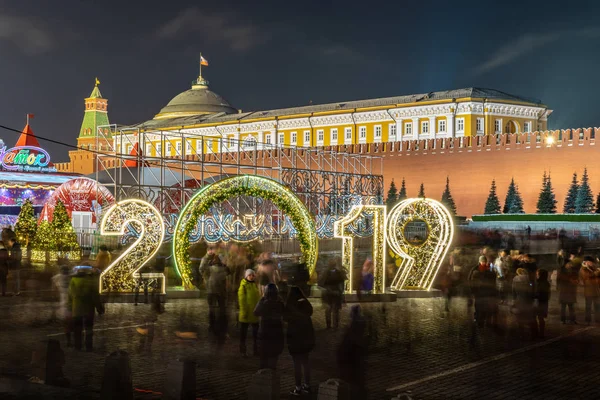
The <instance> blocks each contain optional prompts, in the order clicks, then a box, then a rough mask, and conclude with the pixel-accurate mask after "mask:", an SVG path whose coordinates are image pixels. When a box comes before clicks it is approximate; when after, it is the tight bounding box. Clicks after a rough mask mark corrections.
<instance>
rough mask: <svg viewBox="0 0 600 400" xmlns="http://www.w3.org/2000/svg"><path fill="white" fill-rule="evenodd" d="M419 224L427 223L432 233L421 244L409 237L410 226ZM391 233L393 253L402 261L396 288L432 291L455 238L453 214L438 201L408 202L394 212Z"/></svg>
mask: <svg viewBox="0 0 600 400" xmlns="http://www.w3.org/2000/svg"><path fill="white" fill-rule="evenodd" d="M415 221H419V222H421V223H425V224H426V226H427V230H428V233H427V237H426V238H425V239H424V241H423V242H422V243H418V244H414V243H411V242H410V241H409V240H408V239H407V238H406V237H405V234H406V233H405V228H406V226H407V225H408V224H409V223H411V222H415ZM398 228H400V229H398ZM387 234H388V235H387V239H388V244H389V245H390V248H391V250H392V251H393V252H394V253H395V254H397V255H398V256H400V258H402V263H401V265H400V269H399V270H398V273H397V274H396V277H395V278H394V281H393V282H392V288H394V289H397V290H400V289H420V290H429V289H431V285H432V284H433V279H434V278H435V275H436V274H437V272H438V270H439V269H440V266H441V265H442V262H443V261H444V257H445V256H446V254H447V253H448V249H449V248H450V244H451V243H452V238H453V236H454V225H453V223H452V215H451V214H450V212H449V211H448V210H447V209H446V207H444V206H443V205H442V204H441V203H440V202H438V201H436V200H432V199H423V198H418V199H406V200H404V201H402V202H400V203H399V204H397V205H396V206H395V207H394V208H393V209H392V211H391V212H390V214H389V218H388V226H387Z"/></svg>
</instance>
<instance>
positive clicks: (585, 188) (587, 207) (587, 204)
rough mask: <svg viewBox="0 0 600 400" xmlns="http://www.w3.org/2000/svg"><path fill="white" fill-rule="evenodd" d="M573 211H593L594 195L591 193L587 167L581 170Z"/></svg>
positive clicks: (579, 212) (581, 212)
mask: <svg viewBox="0 0 600 400" xmlns="http://www.w3.org/2000/svg"><path fill="white" fill-rule="evenodd" d="M575 212H576V213H577V214H587V213H592V212H594V195H593V194H592V189H590V182H589V178H588V174H587V168H585V169H584V170H583V176H582V177H581V183H580V184H579V189H578V190H577V197H576V199H575Z"/></svg>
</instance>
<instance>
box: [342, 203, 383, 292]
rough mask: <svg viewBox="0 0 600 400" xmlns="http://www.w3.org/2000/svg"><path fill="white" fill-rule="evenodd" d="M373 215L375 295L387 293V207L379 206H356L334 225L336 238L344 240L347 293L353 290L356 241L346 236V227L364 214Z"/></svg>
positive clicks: (343, 255) (343, 251)
mask: <svg viewBox="0 0 600 400" xmlns="http://www.w3.org/2000/svg"><path fill="white" fill-rule="evenodd" d="M363 211H364V212H365V213H368V214H373V275H374V282H373V293H384V292H385V258H386V252H385V242H386V237H385V235H386V232H385V222H386V209H385V206H377V205H366V206H365V205H355V206H353V207H352V209H351V210H350V212H349V213H348V214H347V215H346V216H344V218H342V219H341V220H339V221H336V222H335V223H334V224H333V235H334V237H337V238H341V239H342V265H343V267H344V268H345V269H346V273H347V275H348V280H347V281H346V292H347V293H349V292H351V291H352V289H353V279H352V275H353V273H352V267H353V254H354V239H353V238H352V236H351V235H348V234H346V232H345V231H346V227H348V225H350V224H352V223H353V222H354V221H356V219H358V217H359V216H360V215H361V214H362V213H363Z"/></svg>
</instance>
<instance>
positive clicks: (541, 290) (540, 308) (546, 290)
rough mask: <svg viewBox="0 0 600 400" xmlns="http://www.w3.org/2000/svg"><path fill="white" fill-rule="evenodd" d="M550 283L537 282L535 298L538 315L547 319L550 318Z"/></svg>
mask: <svg viewBox="0 0 600 400" xmlns="http://www.w3.org/2000/svg"><path fill="white" fill-rule="evenodd" d="M550 293H551V290H550V282H548V281H547V280H545V281H541V280H538V281H537V282H536V288H535V298H536V300H537V305H536V307H535V308H536V314H537V315H539V316H542V317H544V318H546V317H547V316H548V302H549V301H550Z"/></svg>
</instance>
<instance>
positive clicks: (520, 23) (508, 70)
mask: <svg viewBox="0 0 600 400" xmlns="http://www.w3.org/2000/svg"><path fill="white" fill-rule="evenodd" d="M599 12H600V2H598V1H589V2H576V1H569V2H568V6H567V4H566V3H565V2H559V1H550V2H540V1H532V2H528V1H515V2H512V1H502V2H501V1H475V2H469V1H459V2H456V1H447V0H445V1H439V2H438V1H419V2H417V1H410V2H408V1H407V2H405V1H389V2H376V1H375V2H366V1H354V0H347V1H303V2H292V1H259V2H253V1H247V0H246V1H239V2H232V1H224V0H221V1H215V2H211V1H165V0H161V1H154V0H146V1H130V0H127V1H125V0H120V1H111V0H105V1H83V0H81V1H40V0H36V1H33V0H19V1H16V0H0V124H2V125H8V126H11V127H14V128H17V129H21V128H22V127H23V126H24V123H25V114H26V113H34V114H35V119H34V120H33V121H32V127H33V130H34V131H35V132H36V134H38V135H41V136H48V137H52V138H54V139H57V140H62V141H64V142H68V143H72V144H75V143H76V140H75V139H76V137H77V135H78V133H79V127H80V124H81V119H82V116H83V98H84V97H87V96H88V95H89V94H90V92H91V90H92V88H93V85H94V77H96V76H98V78H99V79H100V80H101V82H102V83H101V85H100V89H101V91H102V94H103V96H104V97H105V98H108V100H109V116H110V120H111V122H113V123H118V124H132V123H137V122H141V121H144V120H147V119H150V118H152V117H153V116H154V115H155V114H156V113H157V112H158V111H159V110H160V108H162V107H163V106H164V105H165V104H166V103H167V102H168V101H169V100H170V99H171V98H172V97H173V96H175V95H176V94H177V93H179V92H182V91H184V90H186V89H189V87H190V82H191V81H192V80H193V79H195V78H196V76H197V70H198V53H199V52H200V51H201V52H202V53H203V55H204V57H205V58H206V59H207V60H208V61H209V63H210V66H209V67H208V68H206V69H205V73H204V76H205V77H206V78H207V79H209V80H210V82H211V85H210V86H211V89H212V90H214V91H215V92H217V93H219V94H221V95H222V96H224V97H225V98H226V99H227V100H228V101H229V102H230V103H231V104H232V105H233V106H234V107H237V108H240V109H243V110H245V111H250V110H260V109H271V108H281V107H288V106H298V105H306V104H308V103H309V101H311V100H312V102H313V103H324V102H335V101H347V100H358V99H365V98H374V97H386V96H394V95H403V94H411V93H423V92H430V91H436V90H445V89H453V88H460V87H469V86H479V87H489V88H495V89H499V90H502V91H506V92H508V93H512V94H517V95H523V96H527V97H534V98H538V99H541V100H542V101H544V102H545V103H546V104H547V105H549V107H550V108H552V109H554V110H555V112H554V113H553V114H552V116H551V118H550V128H552V129H556V128H570V127H588V126H599V125H600V118H599V116H598V107H599V106H598V100H597V99H598V93H599V92H600V77H599V73H598V70H599V65H600V26H599V25H598V16H599V15H600V13H599ZM0 137H1V138H3V139H4V140H5V141H6V143H7V144H9V145H12V144H13V143H14V141H16V138H17V134H14V133H12V132H7V131H3V132H2V133H0ZM42 145H43V146H44V147H46V148H47V149H48V150H49V151H50V152H51V153H52V154H53V159H54V160H55V161H59V160H66V159H67V151H68V149H67V148H65V147H62V146H59V145H56V144H48V143H44V142H42Z"/></svg>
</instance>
